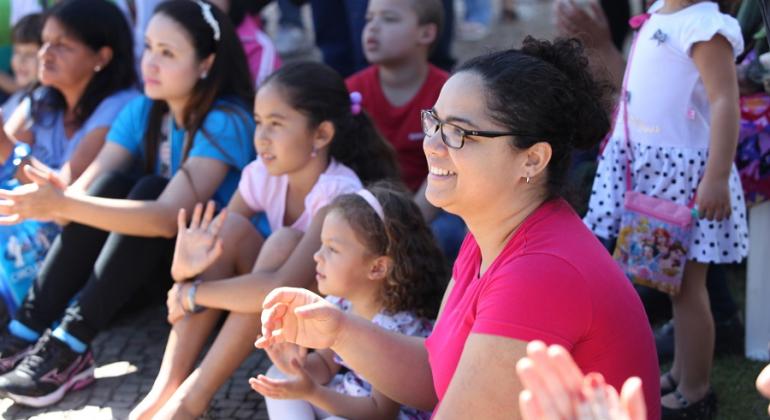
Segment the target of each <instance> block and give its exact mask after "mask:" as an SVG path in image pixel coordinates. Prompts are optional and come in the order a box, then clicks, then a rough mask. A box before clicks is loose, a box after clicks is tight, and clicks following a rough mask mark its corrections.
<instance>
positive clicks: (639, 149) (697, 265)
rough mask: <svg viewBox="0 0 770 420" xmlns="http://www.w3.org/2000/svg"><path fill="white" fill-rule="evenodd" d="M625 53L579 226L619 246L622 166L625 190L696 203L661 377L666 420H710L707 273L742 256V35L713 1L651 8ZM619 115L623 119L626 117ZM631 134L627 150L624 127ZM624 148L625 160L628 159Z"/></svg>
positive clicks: (685, 0) (687, 0)
mask: <svg viewBox="0 0 770 420" xmlns="http://www.w3.org/2000/svg"><path fill="white" fill-rule="evenodd" d="M648 13H649V15H648V19H647V20H646V21H644V20H642V21H639V20H637V22H638V23H642V22H643V23H642V24H641V29H640V31H639V33H638V35H637V41H636V45H635V48H634V51H633V52H632V55H631V58H630V61H629V64H628V66H629V68H628V69H627V73H626V79H625V81H624V86H626V92H625V93H624V94H623V95H621V97H622V98H624V100H622V101H621V104H620V110H619V112H618V118H617V121H616V124H615V128H614V131H613V133H612V136H611V138H610V141H609V143H608V144H607V146H606V149H605V150H604V152H603V155H602V157H601V160H600V162H599V169H598V173H597V175H596V179H595V180H594V185H593V191H592V193H591V194H592V195H591V201H590V204H589V211H588V214H587V215H586V217H585V219H584V221H585V223H586V224H587V225H588V226H589V227H590V228H591V229H592V230H593V231H594V233H595V234H596V235H598V236H600V237H602V238H616V237H617V236H618V229H619V227H620V221H621V216H622V213H623V197H624V194H625V190H626V179H625V177H626V165H627V163H628V162H629V161H630V162H631V177H632V188H633V190H634V191H638V192H641V193H644V194H647V195H651V196H654V197H658V198H662V199H666V200H671V201H674V202H676V203H678V204H682V205H686V204H688V202H689V201H690V200H691V199H692V198H693V197H695V205H696V208H697V210H698V212H699V217H700V218H699V219H698V220H696V221H695V222H694V223H693V231H692V239H691V243H690V246H689V250H688V253H687V263H686V265H685V272H684V278H683V282H682V289H681V291H680V293H679V294H678V295H677V296H674V297H672V302H673V314H674V326H675V327H674V331H675V346H676V347H675V357H674V363H673V366H672V368H671V371H670V372H668V373H666V374H664V375H663V377H662V378H661V393H662V394H664V395H663V397H662V405H663V418H664V419H665V418H681V416H682V415H685V414H688V413H690V417H693V416H694V417H695V418H710V416H712V415H713V414H714V412H715V410H716V399H715V397H714V395H713V392H712V391H711V389H710V386H709V374H710V371H711V363H712V355H713V348H714V324H713V321H712V317H711V313H710V308H709V300H708V292H707V291H706V287H705V282H706V270H707V268H708V265H709V264H722V263H733V262H738V261H741V260H742V259H743V258H744V257H746V255H747V252H748V233H747V226H746V210H745V205H744V200H743V192H742V189H741V184H740V180H739V178H738V173H737V171H736V169H735V165H734V164H733V158H734V155H735V150H736V144H737V139H738V116H739V110H738V85H737V79H736V75H735V66H734V64H733V62H734V59H735V56H736V55H738V54H739V53H740V52H741V50H742V49H743V40H742V37H741V29H740V27H739V25H738V22H737V21H736V20H735V19H733V18H732V17H730V16H728V15H726V14H723V13H721V12H720V10H719V5H718V4H717V3H715V2H710V1H697V0H695V1H692V0H665V1H664V0H658V1H657V2H656V3H654V4H653V5H652V6H651V7H650V9H649V12H648ZM624 107H625V108H627V111H628V114H627V118H623V115H624V111H625V110H624ZM624 121H627V125H628V143H627V138H626V130H625V128H626V126H625V124H626V123H624ZM629 148H630V151H629Z"/></svg>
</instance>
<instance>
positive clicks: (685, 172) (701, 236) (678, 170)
mask: <svg viewBox="0 0 770 420" xmlns="http://www.w3.org/2000/svg"><path fill="white" fill-rule="evenodd" d="M632 149H633V154H634V155H633V158H632V163H631V169H632V174H633V175H632V185H633V189H634V191H638V192H641V193H644V194H647V195H650V196H653V197H658V198H663V199H667V200H671V201H674V202H676V203H679V204H685V205H686V204H688V203H689V201H690V199H691V198H692V196H693V195H694V194H695V192H696V190H697V188H698V182H699V180H700V179H701V176H702V175H703V172H704V170H705V168H706V159H707V157H708V150H707V149H680V148H670V147H660V146H651V145H646V144H641V143H635V144H634V145H633V148H632ZM626 163H627V158H626V150H625V147H624V144H623V142H621V141H618V140H617V139H613V140H612V141H610V142H609V143H608V144H607V147H606V148H605V150H604V153H603V155H602V156H601V157H600V158H599V168H598V170H597V173H596V178H594V185H593V189H592V191H591V201H590V203H589V205H588V213H587V214H586V216H585V218H583V221H584V222H585V224H586V225H587V226H588V227H589V228H590V229H591V230H592V231H593V232H594V234H596V235H597V236H600V237H602V238H615V237H617V235H618V230H619V228H620V219H621V217H622V215H623V196H624V194H625V190H626ZM729 183H730V198H731V207H732V213H731V215H730V217H729V218H728V219H724V220H721V221H718V222H717V221H708V220H706V219H700V220H698V221H697V222H696V223H695V225H694V231H693V235H692V242H691V244H690V250H689V253H688V259H691V260H696V261H698V262H703V263H733V262H739V261H741V260H742V259H743V258H745V257H746V255H747V254H748V246H749V245H748V242H749V235H748V228H747V225H746V204H745V203H744V200H743V189H742V188H741V182H740V178H739V177H738V171H737V170H736V168H735V165H733V169H732V173H731V174H730V180H729Z"/></svg>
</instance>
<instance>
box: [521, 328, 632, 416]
mask: <svg viewBox="0 0 770 420" xmlns="http://www.w3.org/2000/svg"><path fill="white" fill-rule="evenodd" d="M516 372H517V373H518V374H519V378H520V379H521V382H522V384H523V385H524V387H525V390H524V391H522V392H521V394H520V395H519V410H520V411H521V416H522V418H524V419H525V420H533V419H544V420H561V419H579V420H593V419H608V420H643V419H646V418H647V413H646V409H645V406H644V395H643V393H642V381H641V380H640V379H639V378H630V379H628V380H627V381H626V383H625V384H623V391H622V392H621V394H620V396H618V393H617V391H616V390H615V388H613V387H612V386H610V385H608V384H607V383H605V382H604V378H603V377H602V376H601V375H600V374H598V373H589V374H588V375H583V373H582V372H581V371H580V369H579V368H578V367H577V365H576V364H575V362H574V361H573V360H572V357H571V356H570V354H569V353H568V352H567V350H565V349H564V348H563V347H561V346H558V345H553V346H551V347H546V346H545V344H543V342H541V341H533V342H531V343H529V345H527V357H524V358H522V359H521V360H519V362H518V363H517V364H516Z"/></svg>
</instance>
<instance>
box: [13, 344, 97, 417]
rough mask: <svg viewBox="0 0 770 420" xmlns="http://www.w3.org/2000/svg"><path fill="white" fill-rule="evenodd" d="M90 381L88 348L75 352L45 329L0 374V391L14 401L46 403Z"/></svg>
mask: <svg viewBox="0 0 770 420" xmlns="http://www.w3.org/2000/svg"><path fill="white" fill-rule="evenodd" d="M93 381H94V357H93V355H92V353H91V350H90V349H89V350H86V352H85V353H83V354H80V353H76V352H74V351H73V350H72V349H71V348H70V347H69V346H68V345H67V344H66V343H64V342H62V341H61V340H59V339H57V338H55V337H53V336H51V333H50V332H48V333H46V334H45V335H43V337H41V338H40V340H38V342H37V344H36V345H35V348H34V349H33V350H32V351H31V352H30V353H29V354H28V355H27V356H26V357H24V359H23V360H22V361H21V363H19V365H18V366H16V368H15V369H14V370H12V371H10V372H8V373H6V374H4V375H2V376H0V392H3V393H4V394H5V396H6V397H8V398H10V399H12V400H13V401H14V402H16V403H18V404H22V405H27V406H30V407H46V406H49V405H52V404H55V403H57V402H58V401H59V400H61V399H62V398H63V397H64V395H65V394H66V393H67V391H69V390H70V389H72V390H78V389H82V388H84V387H86V386H87V385H89V384H91V383H92V382H93Z"/></svg>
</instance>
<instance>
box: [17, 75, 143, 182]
mask: <svg viewBox="0 0 770 420" xmlns="http://www.w3.org/2000/svg"><path fill="white" fill-rule="evenodd" d="M47 89H49V88H42V89H37V90H36V91H35V92H33V96H35V97H36V98H42V97H43V96H44V95H46V94H47ZM138 94H139V92H137V91H136V90H135V89H126V90H121V91H118V92H115V93H114V94H112V95H110V96H108V97H106V98H104V100H102V102H101V103H100V104H99V105H98V106H97V107H96V109H95V110H94V112H93V113H92V114H91V116H90V117H88V119H87V120H86V121H85V122H84V123H83V125H82V126H81V127H80V128H79V129H78V130H77V131H76V132H75V133H74V134H73V135H72V137H70V138H67V134H66V131H65V130H64V111H53V112H41V113H40V115H35V119H34V121H33V123H32V134H33V135H34V138H35V144H33V145H32V156H34V157H35V158H36V159H38V160H39V161H41V162H43V163H44V164H46V165H48V166H49V167H51V168H52V169H61V167H62V166H63V165H64V164H65V163H67V161H68V160H69V159H70V157H71V156H72V152H74V151H75V149H76V148H77V146H78V144H80V141H81V140H82V139H83V137H85V135H86V134H88V133H89V132H91V131H92V130H94V129H97V128H101V127H109V126H111V125H112V122H113V121H114V120H115V117H116V116H117V115H118V113H119V112H120V110H121V109H123V107H124V106H125V105H126V104H127V103H128V102H129V101H131V100H132V99H134V98H135V97H136V96H137V95H138ZM26 100H29V99H25V101H26Z"/></svg>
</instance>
